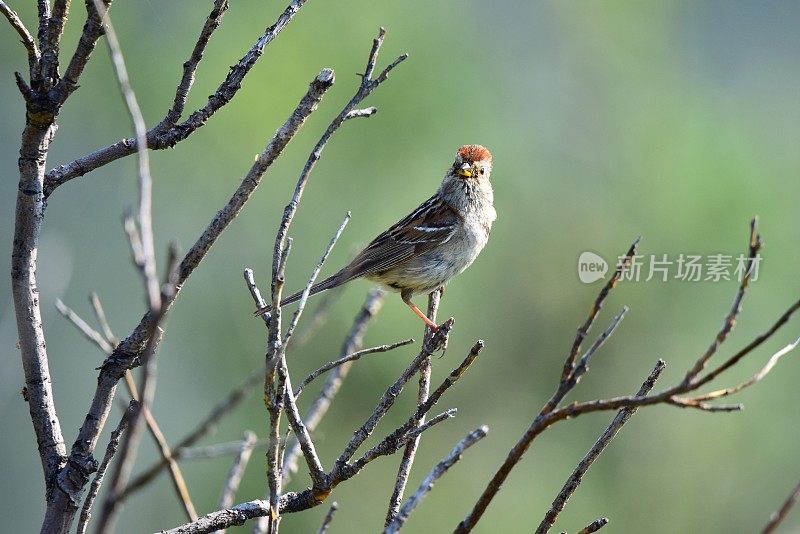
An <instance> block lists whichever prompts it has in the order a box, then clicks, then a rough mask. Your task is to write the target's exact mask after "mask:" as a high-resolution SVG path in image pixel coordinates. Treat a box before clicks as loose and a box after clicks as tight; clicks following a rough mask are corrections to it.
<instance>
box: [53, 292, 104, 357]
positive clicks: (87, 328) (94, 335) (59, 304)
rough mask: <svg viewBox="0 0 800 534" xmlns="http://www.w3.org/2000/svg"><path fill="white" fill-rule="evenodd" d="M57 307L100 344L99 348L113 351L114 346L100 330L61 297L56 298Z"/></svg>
mask: <svg viewBox="0 0 800 534" xmlns="http://www.w3.org/2000/svg"><path fill="white" fill-rule="evenodd" d="M56 309H57V310H58V312H59V313H60V314H61V315H63V316H64V317H66V318H67V319H68V320H69V322H71V323H72V324H73V325H75V328H77V329H78V330H79V331H80V332H81V333H82V334H83V335H84V336H86V338H87V339H88V340H89V341H91V342H92V343H94V344H95V345H97V346H98V348H99V349H100V350H101V351H103V352H104V353H105V354H111V352H113V350H114V347H112V346H111V344H110V343H109V342H108V341H106V338H104V337H103V336H102V335H101V334H100V332H98V331H97V330H95V329H94V328H92V327H91V326H89V325H88V324H87V323H86V321H84V320H83V319H81V317H80V316H79V315H78V314H77V313H75V312H74V311H73V310H72V309H71V308H70V307H69V306H67V305H66V304H64V303H63V302H61V299H56Z"/></svg>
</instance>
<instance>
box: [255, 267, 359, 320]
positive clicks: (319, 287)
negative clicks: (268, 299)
mask: <svg viewBox="0 0 800 534" xmlns="http://www.w3.org/2000/svg"><path fill="white" fill-rule="evenodd" d="M342 278H343V277H342V272H341V271H340V272H338V273H336V274H334V275H332V276H329V277H328V278H326V279H325V280H323V281H322V282H318V283H316V284H314V285H313V286H311V290H310V291H309V292H308V296H309V297H310V296H311V295H316V294H317V293H320V292H322V291H325V290H326V289H333V288H334V287H336V286H339V285H341V284H342V283H344V282H345V281H346V280H343V279H342ZM303 291H305V290H303ZM303 291H298V292H297V293H295V294H293V295H289V296H288V297H286V298H284V299H281V306H285V305H286V304H291V303H292V302H297V301H298V300H300V297H302V296H303ZM271 310H272V304H269V305H267V306H264V307H263V308H259V309H257V310H256V311H255V312H254V313H253V315H254V316H256V317H258V316H259V315H264V314H265V313H269V312H270V311H271Z"/></svg>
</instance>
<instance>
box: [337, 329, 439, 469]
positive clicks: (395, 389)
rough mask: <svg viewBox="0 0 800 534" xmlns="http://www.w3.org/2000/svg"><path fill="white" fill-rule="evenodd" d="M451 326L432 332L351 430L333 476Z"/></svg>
mask: <svg viewBox="0 0 800 534" xmlns="http://www.w3.org/2000/svg"><path fill="white" fill-rule="evenodd" d="M452 326H453V321H452V319H450V320H448V321H446V322H444V323H443V324H442V326H441V327H439V330H438V331H437V332H435V333H434V335H433V337H432V339H431V342H430V344H426V345H424V346H423V348H422V350H421V351H420V353H419V354H418V355H417V356H416V358H414V359H413V360H412V361H411V363H410V364H409V365H408V367H406V369H405V370H404V371H403V372H402V373H401V374H400V376H399V377H398V378H397V380H395V381H394V383H393V384H392V385H391V386H389V388H388V389H387V390H386V391H385V392H384V393H383V395H382V396H381V398H380V400H379V401H378V405H377V406H376V407H375V410H374V411H373V412H372V415H370V416H369V418H367V420H366V421H365V422H364V424H363V425H361V427H360V428H358V429H357V430H356V431H355V432H353V437H352V438H351V439H350V442H349V443H348V444H347V446H346V447H345V449H344V451H343V452H342V454H341V455H339V459H338V460H336V465H335V467H334V468H333V477H334V478H339V477H338V475H337V472H338V471H339V470H341V469H343V468H344V467H345V465H346V464H347V461H348V460H350V458H352V457H353V455H354V454H355V452H356V451H357V450H358V448H359V447H360V446H361V444H362V443H364V441H366V439H367V438H368V437H369V436H370V435H371V434H372V431H373V430H375V427H376V426H377V424H378V422H379V421H380V420H381V419H382V418H383V416H384V415H386V412H388V411H389V408H391V407H392V405H393V404H394V401H395V399H396V398H397V396H398V395H399V394H400V392H401V391H403V387H404V386H405V385H406V383H407V382H408V381H409V380H410V379H411V377H412V376H414V374H416V372H417V371H418V370H419V367H420V365H422V363H423V362H424V361H425V359H426V358H428V356H430V355H431V354H433V353H434V352H435V351H436V350H438V349H439V348H440V347H441V346H442V345H444V343H445V342H446V340H447V338H448V336H449V335H450V329H451V328H452Z"/></svg>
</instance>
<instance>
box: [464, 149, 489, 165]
mask: <svg viewBox="0 0 800 534" xmlns="http://www.w3.org/2000/svg"><path fill="white" fill-rule="evenodd" d="M458 155H459V156H461V159H462V160H464V161H468V162H469V163H475V162H476V161H492V153H491V152H489V151H488V150H486V148H485V147H482V146H481V145H464V146H462V147H461V148H459V149H458Z"/></svg>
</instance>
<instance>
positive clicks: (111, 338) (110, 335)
mask: <svg viewBox="0 0 800 534" xmlns="http://www.w3.org/2000/svg"><path fill="white" fill-rule="evenodd" d="M89 302H91V304H92V309H93V310H94V316H95V318H97V322H98V323H100V328H102V329H103V335H104V336H105V338H106V341H108V342H109V343H110V344H111V345H112V346H116V345H117V344H118V343H119V339H117V336H115V335H114V332H113V331H112V330H111V325H110V324H108V319H107V318H106V312H105V310H103V304H102V303H101V302H100V297H98V296H97V293H94V292H92V294H91V295H89Z"/></svg>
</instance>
